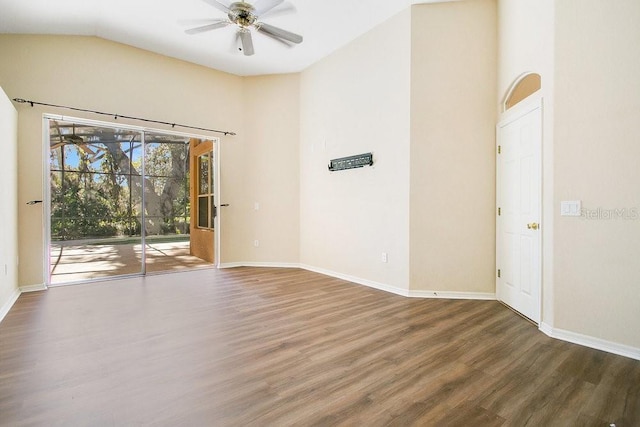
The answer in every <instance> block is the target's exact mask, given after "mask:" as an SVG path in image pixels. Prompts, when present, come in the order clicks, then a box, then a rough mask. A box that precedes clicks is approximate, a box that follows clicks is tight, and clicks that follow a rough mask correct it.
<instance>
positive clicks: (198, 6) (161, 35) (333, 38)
mask: <svg viewBox="0 0 640 427" xmlns="http://www.w3.org/2000/svg"><path fill="white" fill-rule="evenodd" d="M438 1H448V0H423V1H416V0H288V1H287V3H290V4H293V5H294V6H295V8H296V12H295V13H293V14H287V15H282V16H273V17H271V18H270V17H265V19H264V21H265V22H266V23H269V24H272V25H275V26H278V27H281V28H284V29H286V30H289V31H292V32H294V33H298V34H302V35H303V36H304V41H303V43H302V44H300V45H297V46H294V47H292V48H288V47H286V46H284V45H283V44H281V43H278V42H276V41H274V40H272V39H271V38H269V37H266V36H264V35H262V34H255V33H254V36H253V39H254V46H255V51H256V53H255V55H253V56H249V57H246V56H244V55H243V54H242V53H240V52H238V51H237V50H236V46H235V30H234V27H233V26H229V27H227V28H223V29H218V30H214V31H209V32H206V33H201V34H196V35H187V34H185V32H184V30H186V29H188V28H191V27H195V26H198V24H197V23H194V22H193V21H194V20H197V19H205V18H212V19H217V18H225V16H224V13H222V12H221V11H219V10H217V9H215V8H214V7H212V6H211V5H209V4H207V3H205V2H204V1H203V0H109V1H106V0H53V1H52V0H0V33H16V34H73V35H90V36H98V37H101V38H104V39H107V40H113V41H116V42H120V43H124V44H127V45H131V46H135V47H139V48H141V49H146V50H149V51H152V52H157V53H160V54H163V55H167V56H171V57H174V58H179V59H182V60H185V61H189V62H193V63H196V64H200V65H204V66H207V67H211V68H215V69H218V70H222V71H226V72H229V73H233V74H237V75H241V76H247V75H261V74H277V73H289V72H298V71H301V70H303V69H305V68H306V67H308V66H309V65H311V64H313V63H314V62H316V61H318V60H319V59H321V58H323V57H325V56H327V55H328V54H330V53H331V52H333V51H335V50H336V49H338V48H340V47H341V46H344V45H345V44H347V43H349V42H350V41H352V40H353V39H355V38H357V37H358V36H359V35H361V34H364V33H365V32H367V31H368V30H370V29H371V28H373V27H375V26H376V25H378V24H380V23H382V22H384V21H385V20H387V19H388V18H390V17H392V16H393V15H395V14H396V13H398V12H400V11H402V10H403V9H405V8H406V7H408V6H409V5H410V4H415V3H431V2H438ZM220 2H221V3H223V4H225V5H228V4H229V3H231V1H230V0H220ZM249 2H250V3H253V2H254V0H249ZM287 3H284V5H286V4H287ZM274 15H275V14H274ZM190 20H191V22H189V21H190ZM200 25H202V24H200Z"/></svg>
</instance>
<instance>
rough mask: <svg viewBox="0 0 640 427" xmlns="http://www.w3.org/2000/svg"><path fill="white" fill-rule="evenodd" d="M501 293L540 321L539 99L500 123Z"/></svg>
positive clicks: (498, 285) (507, 301) (498, 243)
mask: <svg viewBox="0 0 640 427" xmlns="http://www.w3.org/2000/svg"><path fill="white" fill-rule="evenodd" d="M497 141H498V154H497V156H498V157H497V192H496V195H497V207H498V217H497V218H498V219H497V238H496V240H497V241H496V249H497V254H496V260H497V269H498V279H497V282H496V294H497V297H498V299H499V300H500V301H502V302H504V303H505V304H508V305H509V306H511V307H512V308H513V309H515V310H516V311H518V312H520V313H522V314H523V315H525V316H526V317H528V318H529V319H531V320H533V321H534V322H536V323H539V322H540V294H541V291H540V289H541V283H540V281H541V270H542V264H541V231H540V228H541V227H542V224H540V217H541V212H542V210H541V189H542V177H541V170H542V164H541V154H542V105H541V102H540V100H535V102H527V103H521V104H519V105H518V106H516V107H514V108H513V109H511V110H509V111H508V112H507V113H506V114H505V117H504V119H503V120H502V121H501V122H500V123H499V124H498V127H497Z"/></svg>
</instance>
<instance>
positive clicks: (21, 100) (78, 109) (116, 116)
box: [13, 98, 236, 136]
mask: <svg viewBox="0 0 640 427" xmlns="http://www.w3.org/2000/svg"><path fill="white" fill-rule="evenodd" d="M13 100H14V101H15V102H18V103H20V104H29V105H31V106H32V107H33V106H34V105H43V106H45V107H55V108H64V109H67V110H73V111H82V112H84V113H93V114H100V115H103V116H111V117H113V118H114V119H116V120H117V119H118V118H123V119H130V120H138V121H141V122H146V123H156V124H160V125H168V126H171V127H172V128H175V127H176V126H178V127H181V128H185V129H194V130H202V131H205V132H215V133H222V134H224V135H231V136H235V135H236V133H235V132H229V131H224V130H216V129H207V128H200V127H196V126H188V125H181V124H178V123H169V122H161V121H159V120H151V119H143V118H140V117H131V116H123V115H121V114H113V113H105V112H103V111H94V110H86V109H84V108H76V107H67V106H66V105H56V104H47V103H46V102H36V101H29V100H27V99H22V98H13Z"/></svg>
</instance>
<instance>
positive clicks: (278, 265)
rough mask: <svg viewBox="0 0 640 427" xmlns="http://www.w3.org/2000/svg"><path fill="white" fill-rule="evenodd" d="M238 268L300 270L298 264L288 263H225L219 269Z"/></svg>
mask: <svg viewBox="0 0 640 427" xmlns="http://www.w3.org/2000/svg"><path fill="white" fill-rule="evenodd" d="M236 267H266V268H300V264H298V263H287V262H252V261H248V262H225V263H221V264H219V265H218V268H220V269H224V268H236Z"/></svg>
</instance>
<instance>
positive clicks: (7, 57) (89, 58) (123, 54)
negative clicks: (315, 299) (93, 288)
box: [0, 35, 297, 286]
mask: <svg viewBox="0 0 640 427" xmlns="http://www.w3.org/2000/svg"><path fill="white" fill-rule="evenodd" d="M0 57H2V61H0V85H1V86H2V87H4V88H5V90H6V91H7V93H8V94H9V96H10V97H12V98H13V97H22V98H27V99H33V100H36V101H43V102H50V103H55V104H63V105H71V106H76V107H82V108H88V109H95V110H100V111H109V112H115V113H118V114H123V115H129V116H138V117H147V118H153V119H156V120H163V121H169V122H176V123H185V124H190V125H194V126H200V127H207V128H214V129H223V130H230V131H235V132H237V133H238V136H235V137H231V136H229V137H224V136H223V137H221V148H220V156H221V162H222V168H221V169H222V170H221V173H222V178H221V183H222V189H221V194H220V196H221V197H222V199H223V200H222V201H223V202H224V203H229V204H230V206H229V207H228V208H224V209H225V210H224V211H223V212H222V227H221V231H222V232H221V238H222V246H223V249H224V250H223V252H222V254H221V256H222V260H221V261H222V262H223V263H230V262H239V261H244V260H245V259H246V258H247V257H248V254H249V252H248V251H249V248H250V247H251V246H252V243H251V244H249V243H248V242H244V241H243V240H241V237H242V235H243V233H244V232H243V230H244V228H245V227H247V226H248V225H247V224H246V223H245V222H244V221H247V220H250V219H251V217H250V216H249V215H248V214H246V211H249V210H251V209H252V207H251V204H252V201H253V198H254V195H253V194H251V193H250V192H248V191H247V189H246V187H245V182H244V180H245V175H246V171H247V170H252V169H253V168H254V165H252V164H251V163H248V162H247V158H246V155H247V153H251V152H252V141H250V140H249V139H247V136H246V134H247V133H248V132H245V130H244V127H245V123H246V122H249V121H250V120H251V119H249V118H247V117H246V116H245V114H244V111H245V105H244V101H245V97H244V79H243V78H241V77H237V76H232V75H229V74H226V73H222V72H218V71H215V70H211V69H208V68H205V67H200V66H196V65H193V64H189V63H186V62H182V61H178V60H175V59H171V58H167V57H164V56H161V55H157V54H153V53H150V52H146V51H143V50H139V49H136V48H132V47H128V46H125V45H121V44H118V43H113V42H108V41H105V40H101V39H98V38H93V37H64V36H10V35H2V36H0ZM292 96H295V95H292ZM265 103H266V102H265ZM18 109H19V135H20V137H19V138H20V142H19V152H18V158H19V160H18V171H19V176H20V179H19V195H18V201H19V209H20V211H19V217H20V222H19V243H20V245H19V247H20V260H21V262H20V272H19V281H20V285H21V286H30V285H38V284H42V283H44V280H45V277H44V274H43V271H44V268H43V264H44V255H43V226H42V224H43V207H42V205H36V206H27V205H25V203H26V201H28V200H32V199H42V198H43V195H44V194H43V176H42V172H43V161H44V159H43V143H42V114H43V113H57V114H64V115H68V116H83V117H87V118H92V119H99V120H106V121H113V120H112V119H111V118H108V117H107V118H104V117H102V116H98V117H96V116H91V115H82V114H79V113H76V112H70V111H67V110H56V109H53V108H38V107H36V108H30V107H28V106H25V105H22V106H20V107H19V108H18ZM266 111H267V113H266V114H267V118H265V119H261V120H268V117H269V114H273V115H274V116H277V115H278V113H277V112H274V113H269V110H268V109H266ZM261 113H264V112H261ZM277 120H278V118H276V121H277ZM121 122H122V123H125V121H123V120H122V119H118V123H121ZM130 124H135V125H140V123H139V122H130ZM154 127H156V128H160V129H162V128H163V127H162V126H154ZM254 134H255V132H254ZM205 135H206V133H205ZM212 136H216V135H212ZM286 138H289V136H288V134H287V135H286ZM286 144H288V145H289V146H291V145H292V144H295V140H290V139H287V141H286ZM258 149H262V148H260V147H259V148H258ZM267 154H268V153H267ZM262 160H263V159H261V161H262ZM266 160H267V161H268V162H269V163H270V167H272V168H276V169H277V168H279V167H282V168H283V169H287V168H291V165H290V163H291V162H288V159H281V158H278V157H273V158H270V157H268V158H267V159H266ZM280 161H282V162H283V163H282V165H279V164H278V162H280ZM293 170H294V172H293V174H295V169H293ZM270 179H271V176H265V177H264V180H265V185H268V183H269V180H270ZM276 182H277V183H279V182H280V181H279V180H276ZM277 196H278V193H273V194H272V198H273V197H277ZM283 197H284V196H283ZM272 202H273V203H274V204H275V203H277V202H276V201H275V200H272ZM283 202H284V203H285V205H286V204H287V203H289V199H288V198H287V199H286V200H284V201H283ZM271 214H273V215H276V216H275V217H273V218H270V217H267V216H268V215H271ZM281 214H282V212H279V211H271V210H267V211H263V217H262V218H261V219H260V220H261V221H262V223H273V224H280V223H292V222H295V221H297V211H295V210H294V211H292V212H291V213H290V214H289V215H288V216H287V215H285V216H284V217H283V216H282V215H281ZM284 231H285V232H287V231H290V232H291V233H293V234H292V236H291V237H290V240H295V239H297V231H296V230H295V229H292V230H289V229H284ZM292 252H295V249H293V250H292V249H291V248H286V249H283V253H282V254H280V253H278V252H277V250H276V252H275V253H272V254H271V256H273V257H276V258H283V259H289V258H290V257H291V253H292Z"/></svg>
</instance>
